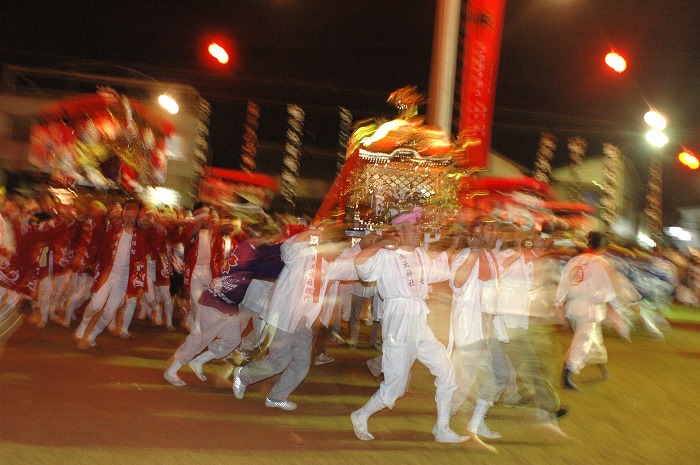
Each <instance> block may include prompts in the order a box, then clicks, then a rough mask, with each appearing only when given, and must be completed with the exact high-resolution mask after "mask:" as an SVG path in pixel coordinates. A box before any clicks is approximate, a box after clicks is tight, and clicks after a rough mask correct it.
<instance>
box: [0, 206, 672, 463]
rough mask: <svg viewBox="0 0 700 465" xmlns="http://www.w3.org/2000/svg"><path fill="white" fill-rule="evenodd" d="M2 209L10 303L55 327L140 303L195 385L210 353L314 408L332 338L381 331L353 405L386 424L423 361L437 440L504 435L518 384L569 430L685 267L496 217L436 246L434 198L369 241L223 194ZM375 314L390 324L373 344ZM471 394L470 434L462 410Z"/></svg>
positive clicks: (134, 308) (281, 396) (237, 379)
mask: <svg viewBox="0 0 700 465" xmlns="http://www.w3.org/2000/svg"><path fill="white" fill-rule="evenodd" d="M1 214H2V219H1V221H0V260H1V261H2V265H0V316H2V319H5V318H7V316H8V315H10V314H13V313H15V314H16V313H17V312H19V311H23V312H29V313H30V316H29V318H28V319H29V321H31V322H33V323H35V324H36V325H37V326H39V327H45V326H47V325H48V324H51V322H55V323H56V324H60V325H63V326H65V327H67V328H69V327H72V326H73V325H76V329H75V330H74V332H73V337H74V339H75V341H76V344H77V346H78V348H80V349H83V350H89V349H90V348H91V347H94V346H96V345H97V344H98V340H97V339H98V336H99V335H100V334H101V333H102V332H103V331H104V330H105V329H110V330H111V331H112V332H114V334H117V335H119V336H120V337H122V338H129V337H131V333H130V325H131V322H132V319H133V318H134V316H136V317H137V318H141V319H145V318H150V319H151V320H152V321H153V322H154V323H155V324H158V325H163V326H164V327H165V329H167V330H168V331H175V330H176V326H175V324H176V323H177V321H176V320H177V319H178V318H176V317H180V318H179V319H180V320H181V321H180V323H181V325H182V326H183V327H184V328H185V329H186V331H187V335H186V337H185V338H184V340H183V342H182V344H181V345H180V346H179V347H178V348H177V349H176V350H175V352H174V354H173V357H172V358H171V360H170V361H169V363H168V364H167V367H166V368H165V371H164V374H163V378H164V380H165V381H166V382H168V383H170V384H172V385H174V386H185V385H186V382H185V381H184V380H183V379H182V378H181V377H180V376H179V371H180V370H181V369H182V368H183V367H185V366H188V367H189V369H191V370H192V372H193V373H194V374H195V375H196V377H197V378H198V379H200V380H201V381H206V380H207V378H206V376H205V372H204V365H205V364H206V363H207V362H210V361H212V360H231V361H232V362H231V367H232V372H231V373H230V375H229V376H230V377H231V386H232V390H233V394H234V396H235V398H236V399H243V398H244V397H245V392H246V389H247V387H248V386H250V385H251V384H254V383H257V382H259V381H261V380H264V379H267V378H271V377H273V376H275V375H280V376H279V377H278V379H277V381H276V383H275V384H274V385H273V387H272V388H271V390H270V392H269V393H268V394H267V396H266V399H265V405H266V406H267V407H270V408H279V409H282V410H295V409H296V408H297V404H296V403H295V402H293V401H292V400H290V397H291V396H292V394H293V393H294V391H295V390H296V389H297V388H298V387H299V386H300V385H301V383H302V382H303V381H304V379H305V378H306V376H307V374H308V372H309V369H310V367H311V365H312V363H313V364H314V365H321V364H326V363H331V362H332V361H333V359H332V358H331V357H330V356H328V355H327V354H326V353H325V343H326V341H327V340H328V341H330V340H335V341H338V342H342V343H345V344H346V345H347V349H348V350H355V349H356V348H357V346H358V344H363V345H366V346H367V347H369V348H371V349H373V350H376V351H377V352H378V353H380V354H379V355H378V356H377V357H376V358H373V359H370V360H368V361H367V366H368V367H369V369H370V370H371V371H372V373H373V374H374V375H375V376H382V375H383V378H382V381H381V384H380V387H379V389H378V390H377V391H376V392H375V393H374V394H373V395H372V396H371V397H370V399H369V400H368V401H367V402H366V403H365V404H364V405H362V406H360V407H359V408H358V409H357V410H355V411H353V412H352V413H349V414H350V424H351V425H352V428H353V430H354V433H355V435H356V436H357V438H359V439H360V440H365V441H366V440H372V439H374V435H373V434H372V433H371V432H370V431H369V419H370V417H371V416H372V415H373V414H375V413H377V412H379V411H381V410H383V409H384V408H387V409H390V410H391V409H392V408H393V407H394V405H395V403H396V402H397V401H398V399H400V398H401V397H402V396H403V395H404V393H405V392H406V390H407V388H408V385H409V381H410V374H411V368H412V366H413V364H414V362H415V361H416V360H418V361H420V362H421V363H422V364H424V365H425V366H426V367H427V368H428V369H429V371H430V373H431V374H432V375H433V376H434V377H435V388H436V393H435V401H436V407H437V421H436V423H435V426H434V428H433V434H434V436H435V440H436V441H437V442H441V443H462V442H465V441H473V442H474V443H476V444H479V446H480V447H483V448H486V449H489V450H493V446H492V445H489V444H486V443H484V442H482V438H486V439H495V438H500V437H501V435H500V433H498V432H497V431H493V430H492V429H491V428H489V426H488V425H487V424H486V422H485V420H486V415H487V412H488V411H489V409H490V408H491V407H492V406H493V405H495V404H496V403H497V402H499V401H500V400H502V401H503V402H504V404H506V405H510V406H519V407H532V412H533V415H532V418H533V421H534V422H536V423H537V424H538V425H539V426H540V427H541V428H542V429H543V430H544V431H546V432H547V434H549V435H551V436H553V437H559V438H565V437H566V434H565V433H564V432H563V431H562V430H561V429H560V427H559V425H558V418H560V417H561V416H563V415H566V414H567V409H566V408H565V406H564V405H563V404H562V403H561V401H560V398H559V395H558V391H559V389H560V388H563V389H578V387H577V385H576V383H575V379H574V378H575V375H576V374H578V373H579V372H580V371H581V370H582V369H583V368H584V367H585V366H587V365H596V366H597V367H598V368H599V369H600V373H601V376H602V377H603V378H607V377H608V376H610V373H609V371H608V370H607V368H606V362H607V352H606V349H605V345H604V340H603V334H604V333H603V328H604V326H605V325H609V326H610V327H611V328H613V329H614V330H615V331H616V332H617V333H618V334H619V335H620V336H621V337H623V338H630V336H631V334H632V331H633V329H635V328H636V327H640V328H644V329H645V330H646V331H648V332H649V334H651V335H652V336H656V337H660V338H662V337H663V331H662V329H663V326H662V325H663V322H664V319H663V312H664V310H665V308H666V307H667V306H668V303H669V302H670V300H671V299H672V298H673V297H674V293H675V291H676V289H677V288H678V287H679V278H680V277H681V276H683V272H682V271H681V270H680V269H679V267H678V265H677V264H676V263H674V262H673V261H672V260H669V259H668V258H666V257H665V256H664V255H662V254H660V253H656V252H648V251H642V250H640V249H631V248H624V247H621V246H619V245H612V244H607V245H606V243H605V240H604V239H605V238H604V237H603V236H602V235H601V234H599V233H597V232H590V233H588V235H587V236H586V243H585V244H582V243H579V244H577V243H574V242H571V241H570V240H563V239H562V238H561V237H559V236H557V235H554V234H552V233H551V232H550V233H549V234H548V233H547V232H543V231H531V230H528V231H524V230H522V229H519V228H518V227H516V226H515V225H513V224H507V223H499V222H498V221H495V220H494V219H493V218H490V217H489V216H487V215H481V216H478V217H475V218H474V220H473V221H471V222H470V223H469V224H461V225H459V226H460V227H458V228H457V227H446V228H445V230H444V231H443V232H442V234H443V236H444V238H447V240H442V241H441V242H440V244H442V246H436V245H435V243H433V244H429V243H427V242H426V241H425V238H426V237H425V234H424V230H423V225H422V218H421V210H420V208H416V209H414V210H413V211H412V212H409V213H404V214H400V215H397V216H395V217H394V218H393V219H392V221H391V228H387V229H385V230H382V233H381V234H379V231H368V233H367V234H365V235H364V236H363V237H361V238H356V239H353V238H351V237H350V236H349V235H348V234H347V225H345V224H342V223H333V222H324V223H321V224H313V225H309V224H308V222H304V221H297V220H295V221H290V220H288V219H287V220H284V221H280V220H277V221H276V220H274V219H273V218H272V217H270V216H268V215H262V216H260V217H257V218H255V219H251V218H250V217H246V218H245V219H242V218H240V217H237V215H236V212H235V211H217V209H216V208H214V207H212V206H210V205H205V204H198V205H195V206H194V208H193V210H192V211H185V210H182V211H180V210H175V209H172V208H169V207H162V208H160V209H157V208H155V207H152V206H148V205H144V204H142V203H141V202H140V201H138V200H134V199H127V200H124V201H122V202H116V201H112V202H107V204H105V203H103V202H100V201H98V200H94V199H90V198H87V197H86V198H81V199H76V201H74V202H72V203H71V204H62V203H60V202H57V201H56V199H54V198H52V196H51V195H49V194H44V195H41V196H39V197H38V198H36V199H34V198H28V197H22V196H20V195H15V196H12V197H6V198H5V199H4V201H3V205H2V210H1ZM440 282H446V283H448V284H449V289H450V291H451V295H450V296H449V299H450V301H451V313H450V328H449V340H448V342H447V344H446V345H445V344H443V342H441V341H440V340H439V339H438V338H437V337H436V336H435V334H434V333H433V330H432V329H431V327H430V325H429V324H428V323H429V322H428V314H429V312H430V310H429V307H428V305H427V304H426V301H428V299H429V298H430V297H431V293H432V292H434V285H435V284H437V283H440ZM25 302H30V303H31V305H28V304H25ZM28 308H31V310H28ZM176 309H177V310H178V311H179V312H178V314H177V315H174V313H175V310H176ZM2 319H0V321H1V320H2ZM343 320H345V321H347V330H346V334H345V335H343V334H341V333H343V324H342V322H343ZM363 320H365V321H367V323H369V325H371V326H372V329H371V335H370V338H369V340H368V341H366V342H361V341H360V334H361V331H360V325H361V322H362V321H363ZM564 327H570V328H571V330H572V332H573V337H572V339H571V345H570V347H569V349H568V351H567V353H566V356H565V359H564V360H558V361H557V360H552V354H553V353H554V351H553V347H554V345H555V341H554V337H555V333H556V332H557V331H561V330H562V328H564ZM467 408H468V409H471V419H470V421H469V422H468V424H467V425H466V432H467V434H466V435H460V434H458V433H457V432H455V431H454V430H453V429H452V427H451V425H450V419H451V418H452V417H453V416H454V415H455V414H456V413H457V412H458V411H460V409H467Z"/></svg>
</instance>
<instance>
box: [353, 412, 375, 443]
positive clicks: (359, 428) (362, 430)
mask: <svg viewBox="0 0 700 465" xmlns="http://www.w3.org/2000/svg"><path fill="white" fill-rule="evenodd" d="M350 421H351V422H352V429H353V430H355V436H357V439H359V440H360V441H371V440H372V439H374V436H373V435H372V433H370V432H369V431H368V430H367V419H366V418H363V417H362V416H361V415H360V413H359V411H357V410H355V411H354V412H352V413H351V414H350Z"/></svg>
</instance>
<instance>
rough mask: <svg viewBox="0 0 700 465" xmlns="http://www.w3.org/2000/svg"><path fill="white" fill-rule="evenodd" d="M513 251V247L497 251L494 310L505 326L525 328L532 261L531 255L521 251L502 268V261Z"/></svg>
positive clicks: (527, 316) (530, 293) (527, 318)
mask: <svg viewBox="0 0 700 465" xmlns="http://www.w3.org/2000/svg"><path fill="white" fill-rule="evenodd" d="M515 253H516V252H515V251H514V250H513V249H507V250H502V251H500V252H499V253H498V271H499V273H498V275H499V283H498V303H497V305H496V312H497V313H498V315H499V316H500V318H501V319H502V320H503V323H504V324H505V325H506V327H507V328H525V329H527V327H528V325H529V315H530V302H531V301H532V292H531V291H532V288H533V274H534V263H533V260H532V256H531V255H526V254H524V253H523V254H521V255H520V257H518V258H517V259H516V260H515V261H514V262H513V263H512V264H511V265H510V266H509V267H508V268H503V262H504V261H505V260H506V259H508V258H509V257H511V256H512V255H513V254H515Z"/></svg>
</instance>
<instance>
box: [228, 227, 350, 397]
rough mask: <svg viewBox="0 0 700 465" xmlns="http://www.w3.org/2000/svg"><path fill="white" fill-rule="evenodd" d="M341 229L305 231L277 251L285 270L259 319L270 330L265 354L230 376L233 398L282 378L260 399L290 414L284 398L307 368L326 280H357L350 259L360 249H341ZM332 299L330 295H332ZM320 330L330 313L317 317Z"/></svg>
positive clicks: (326, 284)
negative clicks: (272, 332) (319, 318)
mask: <svg viewBox="0 0 700 465" xmlns="http://www.w3.org/2000/svg"><path fill="white" fill-rule="evenodd" d="M346 240H347V238H345V234H344V229H340V228H337V227H332V226H328V227H326V228H324V230H323V231H320V230H318V229H309V230H306V231H303V232H300V233H298V234H296V235H294V236H292V237H290V238H289V239H287V240H286V241H285V242H284V243H283V244H282V246H281V254H282V261H283V262H284V268H283V269H282V272H281V273H280V275H279V278H277V281H276V283H275V285H274V288H273V290H272V295H271V296H270V303H269V305H268V307H267V308H266V309H264V310H263V313H262V314H261V315H260V317H261V318H262V319H264V320H265V321H267V323H268V324H269V325H270V326H272V327H273V328H275V333H274V336H273V339H272V342H271V343H270V347H269V351H268V354H267V355H266V356H265V358H263V359H262V360H261V361H259V362H253V363H250V364H248V365H245V366H242V367H238V368H236V369H235V370H234V372H233V393H234V395H235V396H236V398H237V399H242V398H243V396H244V394H245V390H246V388H247V386H249V385H250V384H253V383H257V382H258V381H262V380H263V379H267V378H269V377H271V376H274V375H276V374H278V373H281V376H280V378H279V380H278V381H277V382H276V383H275V385H274V386H273V387H272V389H271V390H270V392H269V394H268V395H267V397H266V398H265V406H267V407H272V408H280V409H283V410H295V409H296V408H297V404H296V403H294V402H292V401H290V400H289V399H288V397H289V395H290V394H291V393H292V392H294V390H295V389H296V388H297V387H298V386H299V385H300V384H301V383H302V382H303V381H304V379H305V378H306V375H307V374H308V372H309V367H310V365H311V353H312V338H313V336H312V335H313V333H312V326H313V324H314V322H315V321H316V318H318V317H319V314H321V311H322V306H323V299H322V297H323V296H324V295H325V294H326V289H327V288H328V286H329V285H330V283H331V281H335V282H336V285H337V281H339V280H344V279H357V272H356V271H355V267H354V263H353V258H354V256H355V255H357V253H358V252H359V250H360V247H361V246H360V245H358V246H355V247H353V248H347V249H345V243H346ZM334 294H335V292H334ZM321 317H322V319H321V321H322V323H323V324H324V325H326V326H327V325H328V324H330V317H331V315H330V314H323V315H321Z"/></svg>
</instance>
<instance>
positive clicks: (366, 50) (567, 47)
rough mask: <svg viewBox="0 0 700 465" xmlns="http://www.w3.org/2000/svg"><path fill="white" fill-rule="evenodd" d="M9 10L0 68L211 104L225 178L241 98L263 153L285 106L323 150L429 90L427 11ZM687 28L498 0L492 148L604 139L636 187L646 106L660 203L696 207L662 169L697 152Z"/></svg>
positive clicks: (266, 6)
mask: <svg viewBox="0 0 700 465" xmlns="http://www.w3.org/2000/svg"><path fill="white" fill-rule="evenodd" d="M12 3H13V5H3V6H2V7H1V8H0V57H1V59H2V61H3V62H7V63H15V64H28V65H34V66H47V67H48V66H51V67H54V68H56V67H58V68H66V69H74V70H81V71H91V70H92V71H100V69H99V68H100V67H102V68H104V66H105V65H104V64H105V63H113V64H118V65H122V66H125V67H129V68H133V69H135V70H138V71H139V72H143V73H146V74H148V75H149V76H152V77H155V78H157V79H161V80H165V79H167V80H171V81H177V82H183V83H187V84H191V85H193V86H195V87H196V88H197V89H198V90H199V91H200V92H201V93H202V95H203V96H204V97H205V98H207V100H209V102H210V103H211V104H212V106H213V114H212V121H211V139H210V143H211V146H212V155H211V163H212V164H213V165H214V166H220V167H228V168H238V167H239V165H240V147H241V144H242V140H241V136H242V131H243V122H244V117H245V104H246V100H247V99H249V98H251V99H254V100H256V101H257V102H259V103H260V105H261V107H262V116H261V120H260V130H259V131H260V133H259V137H260V141H261V142H264V141H266V140H267V141H274V142H275V143H280V144H281V143H283V142H284V133H285V120H286V115H285V105H286V103H297V104H299V105H301V106H302V107H303V108H304V109H305V111H306V122H305V129H304V145H305V148H307V149H308V150H309V151H310V152H313V151H314V150H315V148H324V149H326V150H327V149H329V148H330V149H334V148H337V147H336V146H337V139H338V123H339V121H338V115H337V113H338V112H337V109H338V106H340V105H342V106H345V107H347V108H349V109H350V110H351V111H352V113H353V116H354V119H355V121H357V120H359V119H362V118H366V117H369V116H374V115H385V116H393V115H394V114H395V111H394V109H392V108H391V107H390V106H389V105H388V104H386V103H385V101H386V98H387V96H388V94H389V93H390V92H391V91H393V90H395V89H397V88H399V87H403V86H405V85H416V86H418V89H419V91H421V92H423V93H427V87H428V79H429V72H430V55H431V48H432V35H433V27H434V17H435V2H433V1H402V0H382V1H374V0H353V1H345V0H304V1H302V0H257V1H250V0H248V1H207V2H172V1H170V2H161V1H146V2H137V1H130V0H126V1H121V2H109V3H102V2H84V1H78V2H70V1H69V2H61V3H60V4H44V3H43V2H26V3H25V2H22V3H20V2H12ZM698 24H700V2H697V1H695V0H671V1H666V2H659V1H654V0H509V1H508V2H507V7H506V18H505V26H504V32H503V45H502V51H501V59H500V67H499V75H498V86H497V94H496V110H495V116H494V131H493V140H492V147H493V148H494V149H495V150H497V151H499V152H500V153H502V154H504V155H505V156H507V157H510V158H512V159H513V160H515V161H517V162H518V163H520V164H522V165H523V166H524V167H526V168H532V165H533V161H534V157H535V153H536V150H537V143H538V141H539V135H540V132H541V131H542V130H549V131H551V132H552V133H553V134H554V135H555V136H556V137H557V138H558V149H557V158H556V159H555V161H554V164H555V165H561V164H566V163H567V162H568V157H567V148H566V140H567V138H568V137H571V136H576V135H578V136H581V137H583V138H584V139H586V140H587V141H588V155H589V156H595V155H598V154H600V153H601V150H602V143H603V142H611V143H614V144H616V145H618V147H619V148H620V149H621V150H622V152H623V153H624V154H625V155H626V156H628V157H629V158H630V159H631V160H632V161H633V162H634V164H635V165H636V166H637V168H638V170H639V173H640V176H641V177H642V178H643V179H645V178H646V170H647V168H648V163H649V158H650V156H651V153H652V149H651V148H650V147H649V145H648V144H647V143H646V141H645V140H644V138H643V134H644V132H645V131H646V128H645V124H644V122H643V120H642V115H643V114H644V113H645V112H646V111H647V110H648V109H649V108H650V107H655V108H657V109H658V110H659V111H661V112H662V113H664V114H665V115H666V116H667V119H668V120H669V127H668V129H667V130H666V133H667V134H668V135H669V137H670V138H671V142H670V143H669V145H668V146H667V147H666V148H665V149H664V153H665V154H666V155H667V161H666V163H665V165H664V168H665V177H664V183H665V186H666V189H665V191H664V201H665V204H666V205H667V207H668V206H683V205H693V204H696V203H698V200H700V191H698V189H697V188H696V187H695V185H696V184H697V183H696V182H695V176H696V174H695V172H690V171H688V170H687V169H685V168H681V167H680V166H679V164H678V163H677V162H676V161H675V155H676V154H677V153H678V152H679V151H680V149H681V147H682V146H684V147H686V148H687V149H690V150H696V151H698V152H700V131H699V130H698V129H697V127H698V123H699V122H700V110H699V109H698V103H699V102H698V99H699V97H700V93H699V91H698V85H697V81H698V78H699V77H700V69H699V67H700V64H699V63H700V60H699V59H700V47H698V46H697V26H698ZM212 39H213V40H218V41H219V42H221V43H223V44H224V45H226V46H228V48H229V50H231V51H232V64H230V65H229V66H227V67H221V66H220V65H215V64H214V63H213V61H212V60H211V59H210V57H208V56H207V54H206V51H205V49H206V44H207V43H208V42H209V41H210V40H212ZM613 48H614V49H616V50H617V51H619V52H620V53H622V54H623V55H624V56H625V57H626V58H627V61H628V64H629V68H628V70H627V71H626V72H625V73H623V74H621V75H618V74H617V73H614V72H613V71H611V70H610V69H608V68H607V67H606V66H605V64H604V62H603V57H604V55H605V53H607V52H608V51H609V50H610V49H613ZM115 69H116V68H112V69H111V70H109V71H110V72H112V73H113V72H115ZM102 71H105V69H103V70H102ZM318 159H320V158H318ZM326 164H327V165H328V166H329V167H332V166H333V163H332V162H330V161H327V162H326ZM316 168H318V166H312V167H311V168H308V167H307V168H304V167H303V165H302V170H303V169H307V170H309V169H310V170H311V171H313V170H314V169H316ZM329 169H330V168H329ZM324 171H325V168H324ZM302 174H303V173H302ZM696 191H698V192H696ZM665 209H666V210H668V208H665Z"/></svg>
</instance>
